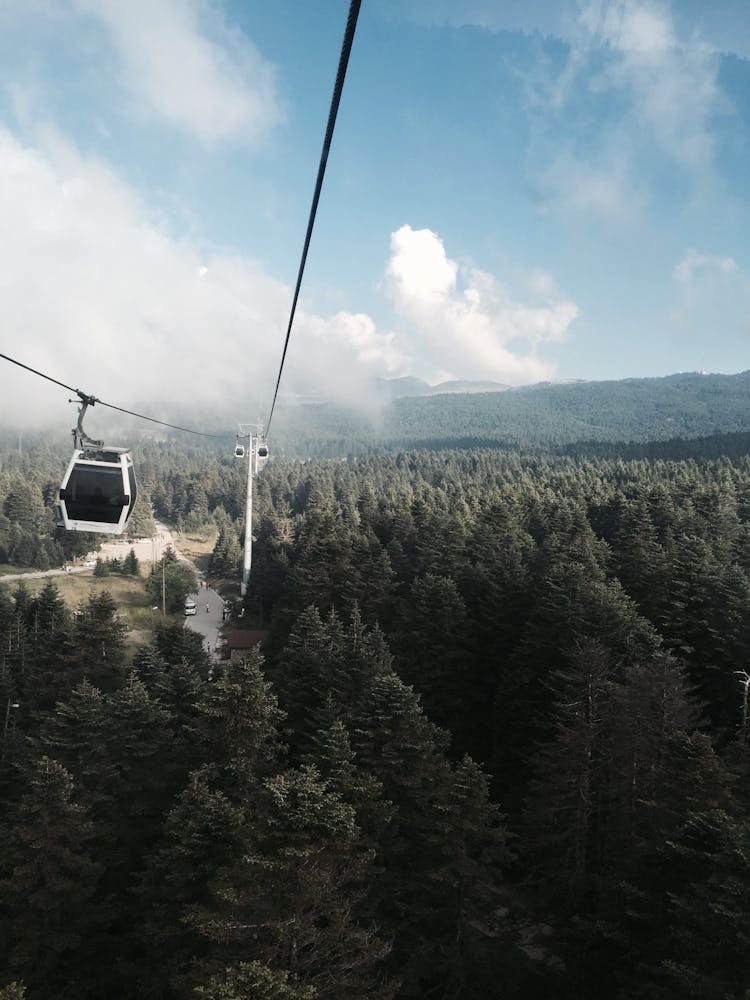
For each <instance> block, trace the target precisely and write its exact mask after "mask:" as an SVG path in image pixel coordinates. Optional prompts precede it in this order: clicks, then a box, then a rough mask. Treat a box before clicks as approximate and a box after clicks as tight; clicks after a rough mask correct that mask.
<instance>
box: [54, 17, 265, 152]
mask: <svg viewBox="0 0 750 1000" xmlns="http://www.w3.org/2000/svg"><path fill="white" fill-rule="evenodd" d="M72 2H73V4H74V6H75V8H76V9H77V10H78V11H79V12H81V13H84V14H87V15H89V16H91V17H92V18H95V19H97V20H98V21H99V22H100V23H101V25H102V26H103V27H104V28H105V30H106V31H107V33H108V35H109V37H110V39H111V42H112V45H113V46H114V49H115V51H116V53H117V57H118V59H119V62H120V68H121V79H122V83H123V85H124V87H125V88H126V90H127V91H128V92H129V94H130V96H131V98H132V99H133V107H134V108H137V109H139V113H145V112H148V113H150V114H152V115H155V116H157V117H159V118H160V119H163V120H166V121H168V122H170V123H171V124H172V125H174V126H175V127H176V128H178V129H180V130H182V131H184V132H187V133H189V134H191V135H194V136H196V137H197V138H199V139H200V140H201V141H203V142H205V143H207V144H211V143H215V142H219V141H223V140H230V139H232V140H234V139H236V140H239V141H244V142H254V141H256V140H257V139H259V138H261V137H262V136H264V135H265V134H266V133H267V131H268V130H269V129H270V128H272V127H273V126H274V125H275V124H277V122H278V121H279V120H280V117H281V112H280V108H279V103H278V100H277V97H276V94H275V88H274V74H273V69H272V67H271V66H270V65H269V64H268V63H267V62H266V61H265V60H264V59H263V58H262V57H261V55H260V53H259V52H258V51H257V49H256V48H255V47H254V46H253V45H252V44H251V42H249V41H248V40H247V38H244V37H242V36H241V35H240V34H239V32H237V31H233V30H232V29H231V28H230V27H229V26H228V25H227V24H226V23H225V22H224V21H223V20H222V19H221V17H220V15H219V13H218V11H217V10H216V8H215V7H213V6H211V5H209V4H208V3H206V2H203V0H159V2H158V3H152V2H149V0H129V2H127V3H122V2H120V0H72ZM212 35H213V36H214V37H212Z"/></svg>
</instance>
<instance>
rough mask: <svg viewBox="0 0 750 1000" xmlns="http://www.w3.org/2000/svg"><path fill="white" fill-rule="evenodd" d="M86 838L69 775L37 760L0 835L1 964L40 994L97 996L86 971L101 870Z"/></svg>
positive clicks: (88, 831)
mask: <svg viewBox="0 0 750 1000" xmlns="http://www.w3.org/2000/svg"><path fill="white" fill-rule="evenodd" d="M92 833H93V830H92V826H91V823H90V821H89V819H88V817H87V815H86V811H85V810H84V809H83V808H82V807H81V806H79V805H77V804H76V802H75V801H74V799H73V781H72V779H71V777H70V775H69V774H68V772H67V771H66V770H65V768H63V767H62V766H61V765H60V764H58V763H57V762H56V761H53V760H50V759H49V758H48V757H42V758H41V759H40V760H39V762H38V764H37V765H36V767H35V768H34V770H33V771H32V773H31V774H30V775H29V783H28V789H27V791H26V793H25V794H24V796H23V798H22V799H21V802H20V804H19V806H18V811H17V815H16V816H15V818H14V823H13V825H12V827H11V828H10V829H9V830H6V831H5V836H4V842H5V848H4V851H3V857H2V872H3V878H2V879H0V912H1V913H2V915H3V919H2V923H3V925H4V926H5V928H6V931H5V934H4V935H3V938H4V944H3V945H0V947H2V949H3V951H4V953H5V957H4V962H3V964H4V966H5V967H6V968H7V969H8V971H9V972H11V974H18V975H21V976H22V977H23V979H24V981H25V983H26V984H27V985H28V987H29V988H30V989H31V990H33V991H34V992H39V995H44V996H56V997H70V998H74V997H80V998H83V997H92V998H93V997H95V996H96V995H97V994H96V992H95V988H94V987H93V986H92V985H91V983H90V975H89V972H87V969H90V968H92V967H93V963H94V955H95V949H96V936H97V932H98V929H99V923H100V920H101V914H100V913H99V912H98V910H97V907H96V906H95V904H94V901H93V897H94V894H95V892H96V886H97V882H98V879H99V875H100V872H101V866H100V865H98V864H96V863H95V862H94V861H92V859H91V857H90V856H89V854H88V852H87V849H86V845H87V843H88V842H89V841H90V840H91V838H92Z"/></svg>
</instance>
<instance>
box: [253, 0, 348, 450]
mask: <svg viewBox="0 0 750 1000" xmlns="http://www.w3.org/2000/svg"><path fill="white" fill-rule="evenodd" d="M361 4H362V0H351V4H350V6H349V16H348V18H347V21H346V30H345V32H344V41H343V43H342V45H341V56H340V58H339V68H338V73H337V74H336V83H335V85H334V88H333V97H332V98H331V109H330V111H329V113H328V126H327V128H326V134H325V138H324V140H323V151H322V153H321V154H320V164H319V166H318V179H317V181H316V183H315V193H314V194H313V200H312V207H311V209H310V218H309V220H308V223H307V233H306V235H305V245H304V248H303V250H302V258H301V260H300V265H299V271H298V273H297V284H296V286H295V289H294V297H293V299H292V308H291V312H290V314H289V323H288V325H287V328H286V338H285V340H284V350H283V351H282V354H281V364H280V365H279V375H278V378H277V379H276V389H275V390H274V394H273V402H272V403H271V412H270V413H269V415H268V423H267V424H266V435H265V436H266V437H268V432H269V430H270V428H271V420H272V418H273V411H274V407H275V406H276V397H277V396H278V394H279V385H280V384H281V373H282V371H283V370H284V361H285V359H286V352H287V348H288V347H289V336H290V334H291V332H292V323H293V322H294V313H295V311H296V309H297V299H298V298H299V291H300V287H301V285H302V275H303V274H304V271H305V263H306V261H307V251H308V249H309V247H310V238H311V236H312V231H313V226H314V224H315V215H316V213H317V211H318V201H319V200H320V191H321V188H322V187H323V177H324V176H325V172H326V164H327V163H328V152H329V150H330V148H331V140H332V138H333V129H334V126H335V124H336V115H337V114H338V110H339V103H340V101H341V93H342V91H343V89H344V80H345V78H346V68H347V66H348V65H349V54H350V52H351V50H352V43H353V41H354V31H355V29H356V27H357V18H358V17H359V8H360V6H361Z"/></svg>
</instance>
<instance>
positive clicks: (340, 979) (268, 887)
mask: <svg viewBox="0 0 750 1000" xmlns="http://www.w3.org/2000/svg"><path fill="white" fill-rule="evenodd" d="M247 837H248V839H247V843H246V846H245V849H244V851H243V854H242V858H241V860H240V861H238V862H237V863H235V864H234V865H233V866H232V867H231V868H229V869H228V870H227V871H225V872H223V873H221V874H220V875H219V877H218V878H217V879H216V880H215V881H214V884H213V894H214V902H213V905H210V906H208V907H196V908H195V909H194V910H193V912H192V920H193V922H194V925H195V926H196V928H197V929H199V930H200V931H201V932H202V933H203V934H204V935H206V936H207V937H208V938H209V939H211V940H214V941H217V942H223V944H224V960H225V961H226V962H227V963H228V964H230V965H232V964H234V963H235V962H236V961H237V960H238V959H239V960H242V961H248V960H251V961H253V960H254V961H260V962H262V963H263V964H265V965H266V966H268V967H269V968H271V969H275V970H283V971H284V972H288V973H289V974H290V975H291V976H292V977H293V979H294V982H295V983H299V984H300V985H302V986H312V987H314V989H315V991H316V994H315V995H316V996H318V997H319V998H321V1000H324V998H326V1000H334V998H349V1000H355V998H357V1000H358V998H361V997H363V996H367V997H374V998H378V1000H385V998H390V997H393V996H394V993H395V990H394V987H393V986H392V985H390V984H389V983H388V982H387V981H386V980H385V979H384V977H383V974H382V971H381V963H382V960H383V958H384V957H385V955H386V953H387V950H388V949H387V946H386V945H385V944H384V943H383V942H382V941H381V940H380V939H379V938H378V936H377V934H376V933H375V932H374V930H373V929H372V928H371V927H369V926H368V925H367V924H366V923H364V922H360V921H359V920H358V919H357V910H358V904H359V901H360V899H361V898H362V896H363V895H364V892H365V889H366V884H367V882H366V879H367V871H368V867H369V864H370V855H369V853H368V852H367V851H365V850H363V849H362V847H361V846H360V844H359V831H358V829H357V826H356V823H355V819H354V812H353V809H352V808H351V806H348V805H346V803H344V802H343V801H342V800H341V798H340V797H339V795H338V794H336V793H335V792H333V791H332V790H330V789H329V788H328V785H327V783H326V782H324V781H323V780H322V779H321V777H320V775H319V773H318V771H317V769H316V768H315V767H312V766H303V767H301V768H299V769H295V770H291V771H286V772H285V773H283V774H277V775H275V776H272V777H269V778H266V779H265V780H264V782H263V784H262V787H261V788H260V789H259V790H257V791H256V792H254V796H253V805H252V816H251V817H250V818H249V822H248V827H247Z"/></svg>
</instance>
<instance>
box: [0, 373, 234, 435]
mask: <svg viewBox="0 0 750 1000" xmlns="http://www.w3.org/2000/svg"><path fill="white" fill-rule="evenodd" d="M0 358H3V359H4V360H5V361H10V362H11V364H14V365H18V367H19V368H25V369H26V371H27V372H31V373H32V375H38V376H39V377H40V378H44V379H46V380H47V381H48V382H53V383H54V384H55V385H59V386H60V388H61V389H67V390H68V392H73V393H75V394H76V396H78V398H79V399H80V400H81V401H85V402H87V403H88V404H89V406H93V405H94V404H95V403H98V404H99V405H100V406H106V407H107V408H108V409H110V410H117V411H118V413H127V414H128V416H131V417H137V418H138V419H139V420H148V421H149V423H152V424H160V425H161V426H162V427H171V428H172V430H175V431H186V432H187V433H188V434H198V435H199V436H200V437H209V438H220V437H225V436H226V435H223V434H208V433H207V432H206V431H196V430H194V429H193V428H192V427H180V426H179V424H169V423H167V422H166V421H165V420H157V419H156V417H148V416H146V414H145V413H136V412H135V411H134V410H126V409H124V408H123V407H122V406H115V404H114V403H105V402H104V400H103V399H98V398H97V397H96V396H91V395H89V394H88V393H87V392H83V391H82V390H81V389H74V388H73V386H72V385H66V384H65V382H60V381H58V380H57V379H56V378H52V376H51V375H45V374H44V372H40V371H37V369H36V368H32V367H31V366H30V365H25V364H23V362H22V361H17V360H16V359H15V358H11V357H9V356H8V355H7V354H0Z"/></svg>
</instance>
